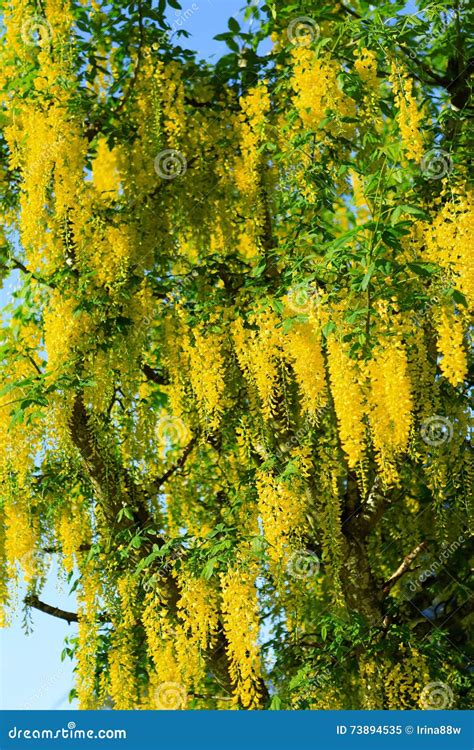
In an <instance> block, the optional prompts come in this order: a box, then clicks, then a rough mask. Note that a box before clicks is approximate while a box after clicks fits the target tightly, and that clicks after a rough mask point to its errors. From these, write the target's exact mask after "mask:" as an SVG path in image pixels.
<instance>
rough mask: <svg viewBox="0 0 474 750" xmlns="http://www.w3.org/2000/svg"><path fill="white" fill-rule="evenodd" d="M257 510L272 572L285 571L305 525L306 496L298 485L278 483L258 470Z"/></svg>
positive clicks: (272, 477) (274, 478)
mask: <svg viewBox="0 0 474 750" xmlns="http://www.w3.org/2000/svg"><path fill="white" fill-rule="evenodd" d="M257 491H258V508H259V513H260V517H261V519H262V525H263V531H264V534H265V538H266V540H267V542H268V545H269V547H268V556H269V558H270V560H271V561H272V563H273V566H274V569H275V571H279V572H281V571H285V568H286V565H287V563H288V559H289V557H290V556H291V552H292V547H293V546H294V545H295V542H297V541H298V539H300V538H301V536H302V535H303V531H304V525H305V509H306V504H307V500H306V495H305V492H304V489H303V487H302V486H301V483H299V482H298V483H296V486H295V483H293V485H290V484H289V483H288V482H284V481H278V480H277V479H276V477H274V476H272V475H270V474H268V473H267V472H265V471H263V470H261V471H259V472H258V476H257Z"/></svg>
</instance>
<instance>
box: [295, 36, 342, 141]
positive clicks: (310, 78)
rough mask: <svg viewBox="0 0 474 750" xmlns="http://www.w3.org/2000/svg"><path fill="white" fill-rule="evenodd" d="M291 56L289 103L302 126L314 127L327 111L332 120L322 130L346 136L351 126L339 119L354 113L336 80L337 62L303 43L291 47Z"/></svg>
mask: <svg viewBox="0 0 474 750" xmlns="http://www.w3.org/2000/svg"><path fill="white" fill-rule="evenodd" d="M292 57H293V79H292V85H293V88H294V90H295V96H294V98H293V103H294V105H295V107H296V110H297V112H298V114H299V116H300V118H301V121H302V123H303V126H304V127H305V128H307V129H308V130H317V129H318V127H319V125H320V123H321V122H322V120H323V119H325V118H326V115H327V114H328V113H330V114H331V115H332V116H333V118H334V119H333V120H332V121H330V122H328V123H326V124H325V126H324V130H326V131H327V132H329V133H331V134H337V135H339V134H344V135H345V136H346V137H347V136H349V135H350V134H351V133H352V131H353V126H351V124H350V123H345V122H342V121H341V118H343V117H352V116H353V115H354V114H355V103H354V100H353V99H351V98H350V97H349V96H347V95H346V94H345V93H344V92H343V91H342V89H341V87H340V85H339V83H338V80H337V75H338V73H339V72H340V67H339V64H338V63H337V62H336V61H334V60H332V59H331V58H330V57H329V55H328V54H323V55H321V57H317V56H316V54H315V52H314V51H313V50H312V49H310V48H308V47H305V46H298V45H297V46H295V48H294V50H293V51H292Z"/></svg>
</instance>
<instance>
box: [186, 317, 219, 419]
mask: <svg viewBox="0 0 474 750" xmlns="http://www.w3.org/2000/svg"><path fill="white" fill-rule="evenodd" d="M193 339H194V341H193V343H191V341H190V340H189V339H187V340H185V342H184V344H183V349H184V351H185V352H186V353H187V354H188V356H189V378H190V380H191V385H192V388H193V391H194V394H195V396H196V399H197V402H198V406H199V411H200V416H201V420H202V422H203V424H204V425H205V426H206V428H207V429H209V430H211V431H212V430H214V429H217V428H218V427H219V423H220V419H221V415H222V411H223V397H224V389H225V380H224V373H225V359H224V355H223V353H222V338H221V336H219V334H215V333H210V332H209V333H204V329H202V328H201V329H195V330H194V332H193Z"/></svg>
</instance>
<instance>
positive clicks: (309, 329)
mask: <svg viewBox="0 0 474 750" xmlns="http://www.w3.org/2000/svg"><path fill="white" fill-rule="evenodd" d="M283 347H284V352H285V355H286V357H287V359H288V360H289V361H290V362H291V364H292V367H293V370H294V373H295V377H296V382H297V383H298V387H299V389H300V393H301V399H302V408H303V411H304V412H305V413H307V414H308V416H309V417H310V418H311V419H315V418H316V416H317V412H318V410H319V409H321V408H322V407H323V406H324V404H325V403H326V398H327V393H326V370H325V367H324V359H323V354H322V351H321V341H320V337H319V336H318V334H317V333H316V331H315V330H314V328H313V326H312V325H311V324H310V323H303V324H298V325H295V326H293V327H292V328H291V329H290V331H288V333H287V334H286V335H285V336H284V337H283Z"/></svg>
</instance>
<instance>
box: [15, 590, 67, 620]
mask: <svg viewBox="0 0 474 750" xmlns="http://www.w3.org/2000/svg"><path fill="white" fill-rule="evenodd" d="M24 602H25V604H26V605H27V606H28V607H33V608H34V609H38V610H39V611H40V612H44V613H45V614H46V615H51V616H52V617H57V618H58V619H59V620H66V622H67V623H69V624H71V622H79V617H78V615H77V612H66V610H64V609H59V607H53V606H52V605H51V604H46V602H42V601H41V600H40V599H38V597H37V596H36V594H28V595H27V596H25V598H24Z"/></svg>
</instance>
